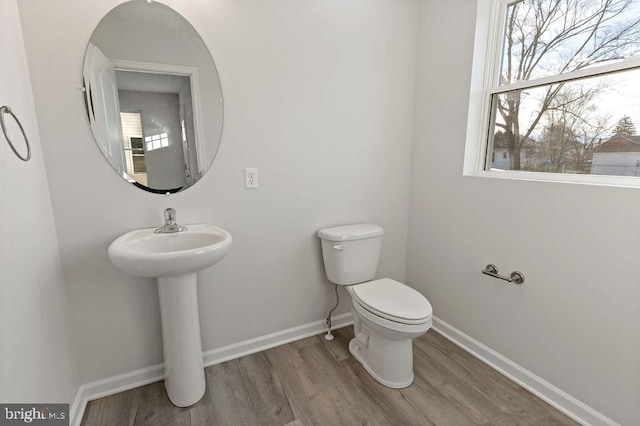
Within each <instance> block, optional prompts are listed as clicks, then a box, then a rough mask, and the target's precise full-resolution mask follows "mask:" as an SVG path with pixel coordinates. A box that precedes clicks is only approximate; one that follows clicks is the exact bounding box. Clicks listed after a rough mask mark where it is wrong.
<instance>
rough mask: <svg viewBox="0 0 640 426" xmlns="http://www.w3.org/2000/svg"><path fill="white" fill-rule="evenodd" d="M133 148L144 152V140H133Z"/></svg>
mask: <svg viewBox="0 0 640 426" xmlns="http://www.w3.org/2000/svg"><path fill="white" fill-rule="evenodd" d="M130 140H131V148H132V149H137V150H144V147H143V145H142V138H131V139H130Z"/></svg>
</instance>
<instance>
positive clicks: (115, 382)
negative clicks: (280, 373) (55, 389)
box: [69, 312, 353, 426]
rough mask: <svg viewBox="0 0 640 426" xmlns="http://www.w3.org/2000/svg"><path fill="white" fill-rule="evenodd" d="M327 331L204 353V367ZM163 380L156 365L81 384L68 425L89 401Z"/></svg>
mask: <svg viewBox="0 0 640 426" xmlns="http://www.w3.org/2000/svg"><path fill="white" fill-rule="evenodd" d="M351 324H353V319H352V317H351V313H350V312H347V313H345V314H341V315H336V316H334V317H333V318H332V325H333V327H332V329H338V328H342V327H346V326H349V325H351ZM326 328H327V326H326V323H325V320H319V321H314V322H310V323H307V324H303V325H300V326H297V327H293V328H289V329H286V330H282V331H278V332H276V333H271V334H267V335H264V336H260V337H256V338H253V339H249V340H244V341H242V342H238V343H234V344H231V345H227V346H223V347H221V348H217V349H213V350H210V351H206V352H203V354H202V356H203V360H204V365H205V367H209V366H211V365H216V364H220V363H223V362H226V361H229V360H232V359H237V358H240V357H243V356H246V355H250V354H253V353H256V352H260V351H264V350H267V349H270V348H273V347H276V346H280V345H284V344H287V343H290V342H294V341H296V340H300V339H304V338H307V337H311V336H315V335H317V334H320V333H322V332H324V331H326ZM162 379H164V365H163V364H156V365H153V366H151V367H146V368H141V369H139V370H134V371H130V372H128V373H124V374H119V375H117V376H113V377H107V378H106V379H102V380H97V381H95V382H91V383H86V384H84V385H81V386H80V388H79V389H78V393H77V394H76V397H75V399H74V401H73V404H72V406H71V410H70V413H69V419H70V423H69V424H70V425H73V426H79V425H80V422H81V421H82V416H83V415H84V410H85V409H86V407H87V403H88V402H89V401H93V400H94V399H98V398H102V397H105V396H108V395H113V394H116V393H118V392H123V391H126V390H129V389H133V388H137V387H139V386H144V385H148V384H149V383H154V382H158V381H160V380H162Z"/></svg>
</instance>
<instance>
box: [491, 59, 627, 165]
mask: <svg viewBox="0 0 640 426" xmlns="http://www.w3.org/2000/svg"><path fill="white" fill-rule="evenodd" d="M636 123H637V124H638V125H640V69H634V70H631V71H623V72H618V73H612V74H607V75H603V76H598V77H592V78H585V79H580V80H574V81H569V82H564V83H557V84H552V85H546V86H540V87H536V88H531V89H526V90H517V91H509V92H502V93H498V94H496V95H494V96H493V98H492V121H491V123H490V124H491V126H490V132H489V134H490V138H489V139H490V144H489V147H490V148H489V151H488V152H489V153H491V155H489V156H488V158H490V159H491V160H490V161H489V160H488V161H487V164H486V166H485V168H487V169H488V168H491V169H494V170H524V171H534V172H552V173H581V174H600V175H621V176H640V136H639V135H638V129H637V127H636Z"/></svg>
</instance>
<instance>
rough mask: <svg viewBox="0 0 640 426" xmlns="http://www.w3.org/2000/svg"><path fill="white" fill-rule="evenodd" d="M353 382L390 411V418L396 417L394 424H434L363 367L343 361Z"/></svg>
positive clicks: (373, 400) (398, 392) (352, 362)
mask: <svg viewBox="0 0 640 426" xmlns="http://www.w3.org/2000/svg"><path fill="white" fill-rule="evenodd" d="M342 364H343V365H344V366H345V369H346V371H347V372H348V373H349V376H350V378H351V380H352V381H353V382H354V383H356V384H357V385H358V386H359V388H360V391H361V392H363V394H364V395H365V396H366V397H367V398H368V399H369V400H370V401H371V402H370V403H373V404H375V405H377V406H379V407H380V408H381V409H383V410H387V411H389V412H390V413H389V415H388V417H394V418H395V419H396V420H397V421H394V422H393V424H399V425H420V426H430V425H433V423H432V422H431V421H430V420H429V419H428V417H427V416H426V415H425V414H424V413H422V412H421V411H420V410H419V408H418V407H416V406H415V405H413V404H412V403H411V402H410V401H409V400H408V399H407V398H405V396H404V395H402V393H401V392H400V391H399V390H397V389H390V388H388V387H386V386H382V385H381V384H380V383H378V382H377V381H376V380H375V379H374V378H373V377H371V375H370V374H369V373H367V371H366V370H365V369H364V368H363V367H362V365H361V364H360V363H359V362H358V361H357V360H356V359H355V358H350V359H347V360H344V361H342Z"/></svg>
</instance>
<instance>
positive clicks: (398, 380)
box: [349, 300, 431, 389]
mask: <svg viewBox="0 0 640 426" xmlns="http://www.w3.org/2000/svg"><path fill="white" fill-rule="evenodd" d="M351 313H352V315H353V320H354V323H353V329H354V334H355V337H354V338H353V339H351V341H350V342H349V352H351V354H352V355H353V356H354V358H355V359H357V360H358V362H360V364H362V366H363V367H364V369H365V370H366V371H367V372H368V373H369V374H370V375H371V377H373V378H374V379H376V380H377V381H378V382H379V383H381V384H383V385H384V386H387V387H389V388H393V389H402V388H406V387H408V386H410V385H411V384H412V383H413V380H414V374H413V339H415V338H416V337H419V336H422V335H423V334H424V333H426V332H427V330H429V328H431V319H429V320H428V321H427V322H425V323H423V324H411V325H409V324H401V323H395V322H392V321H389V320H387V319H385V318H381V317H378V316H376V315H374V314H372V313H371V312H369V311H367V310H366V309H364V308H363V307H362V306H360V305H359V304H358V303H357V302H354V301H353V300H352V304H351Z"/></svg>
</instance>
